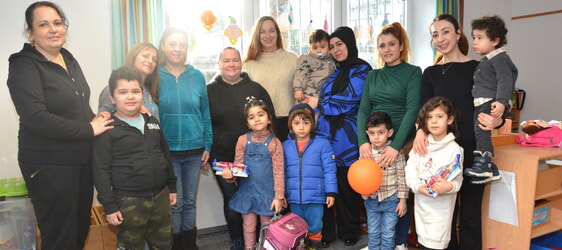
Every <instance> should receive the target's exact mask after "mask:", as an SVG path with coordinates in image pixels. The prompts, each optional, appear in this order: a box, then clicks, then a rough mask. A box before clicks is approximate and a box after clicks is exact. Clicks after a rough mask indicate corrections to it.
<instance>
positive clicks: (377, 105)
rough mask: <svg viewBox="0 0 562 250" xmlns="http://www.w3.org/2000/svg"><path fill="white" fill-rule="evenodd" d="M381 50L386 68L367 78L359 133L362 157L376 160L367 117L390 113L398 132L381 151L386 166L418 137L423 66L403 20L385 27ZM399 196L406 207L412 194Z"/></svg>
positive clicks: (402, 240) (399, 236) (403, 228)
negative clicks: (414, 60) (413, 60)
mask: <svg viewBox="0 0 562 250" xmlns="http://www.w3.org/2000/svg"><path fill="white" fill-rule="evenodd" d="M377 49H378V52H379V60H378V61H379V65H380V66H382V68H380V69H376V70H373V71H371V72H370V73H369V75H368V76H367V79H366V80H365V86H364V87H363V96H362V98H361V103H360V105H359V114H358V117H357V135H358V139H359V140H358V142H359V155H360V158H361V159H362V158H368V159H373V154H372V153H371V145H370V143H369V138H368V137H367V134H366V132H365V131H366V128H365V125H366V120H367V117H369V115H370V114H371V113H372V112H375V111H380V112H385V113H387V114H388V115H390V117H391V119H392V128H393V129H394V135H393V136H392V137H391V138H390V139H391V140H392V142H391V143H390V147H386V148H385V149H383V150H382V151H381V154H382V155H381V157H380V159H379V161H378V163H379V165H380V166H381V167H383V168H386V167H388V166H391V165H392V164H393V163H394V161H395V160H396V159H397V157H398V155H399V153H400V151H401V150H402V148H403V147H404V145H406V144H407V143H409V142H410V141H412V140H413V139H414V136H415V122H416V118H417V116H418V111H419V109H420V86H421V69H420V67H418V66H414V65H411V64H409V63H408V61H409V60H410V44H409V40H408V35H407V34H406V31H405V30H404V28H403V27H402V25H400V23H392V24H389V25H386V26H384V27H383V28H382V30H381V32H380V33H379V35H378V36H377ZM404 154H407V152H404ZM398 198H400V202H399V204H398V206H401V207H402V208H405V207H406V205H407V202H406V199H407V198H408V197H398ZM408 210H410V209H409V208H408ZM409 212H410V211H408V212H407V213H406V215H405V216H404V217H402V218H401V219H400V220H399V221H398V224H397V226H396V244H397V245H399V246H400V247H403V246H404V245H403V244H406V237H407V232H408V225H409V223H408V222H409V214H410V213H409ZM402 224H404V225H402ZM398 249H400V248H398Z"/></svg>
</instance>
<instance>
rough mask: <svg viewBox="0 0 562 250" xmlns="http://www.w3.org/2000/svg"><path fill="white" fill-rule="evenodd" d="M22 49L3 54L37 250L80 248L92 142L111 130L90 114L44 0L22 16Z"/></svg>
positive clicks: (84, 89) (55, 13)
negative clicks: (7, 64)
mask: <svg viewBox="0 0 562 250" xmlns="http://www.w3.org/2000/svg"><path fill="white" fill-rule="evenodd" d="M25 19H26V26H27V27H26V32H27V35H28V37H29V43H25V44H24V46H23V49H22V50H21V51H20V52H18V53H15V54H12V55H11V56H10V59H9V62H10V69H9V75H8V87H9V89H10V95H11V97H12V101H13V102H14V106H15V107H16V111H17V113H18V115H19V117H20V128H19V135H18V139H19V143H18V144H19V145H18V146H19V151H18V162H19V165H20V169H21V172H22V175H23V178H24V180H25V183H26V186H27V190H28V192H29V197H30V198H31V202H32V203H33V207H34V209H35V216H36V218H37V222H38V226H39V229H40V230H41V249H45V250H49V249H82V248H83V247H84V241H85V240H86V236H87V235H88V228H89V225H90V208H91V206H92V197H93V184H92V173H91V163H90V160H91V159H90V155H91V150H92V139H93V138H94V136H96V135H99V134H101V133H103V132H105V131H106V130H108V129H110V128H111V127H110V126H107V127H106V126H105V125H106V124H108V123H109V122H112V120H110V116H109V113H103V114H101V115H98V116H95V115H94V113H93V112H92V109H91V108H90V105H89V101H90V89H89V87H88V83H87V82H86V79H85V78H84V74H83V73H82V69H80V65H78V62H77V61H76V59H75V58H74V57H73V56H72V54H71V53H70V52H68V50H66V49H64V48H63V47H62V46H63V45H64V43H65V42H66V29H67V27H68V23H67V20H66V17H65V15H64V13H63V12H62V10H61V9H60V8H59V7H58V6H57V5H55V4H53V3H51V2H36V3H33V4H31V5H30V6H29V7H28V8H27V10H26V12H25Z"/></svg>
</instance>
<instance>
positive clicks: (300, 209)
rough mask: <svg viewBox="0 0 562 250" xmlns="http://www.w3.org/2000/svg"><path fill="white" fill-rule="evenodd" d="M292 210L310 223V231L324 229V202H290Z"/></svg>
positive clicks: (314, 231)
mask: <svg viewBox="0 0 562 250" xmlns="http://www.w3.org/2000/svg"><path fill="white" fill-rule="evenodd" d="M290 207H291V212H292V213H294V214H296V215H298V216H299V217H301V218H303V219H304V220H305V221H306V224H308V232H309V233H318V232H320V231H322V217H323V216H324V204H296V203H293V204H290Z"/></svg>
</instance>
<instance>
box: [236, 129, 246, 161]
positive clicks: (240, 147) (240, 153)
mask: <svg viewBox="0 0 562 250" xmlns="http://www.w3.org/2000/svg"><path fill="white" fill-rule="evenodd" d="M247 141H248V134H243V135H241V136H240V137H238V142H236V151H235V154H234V163H241V164H243V163H244V151H246V142H247Z"/></svg>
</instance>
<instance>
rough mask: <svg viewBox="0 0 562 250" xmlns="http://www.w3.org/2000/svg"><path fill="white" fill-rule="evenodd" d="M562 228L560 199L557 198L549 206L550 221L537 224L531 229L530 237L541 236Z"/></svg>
mask: <svg viewBox="0 0 562 250" xmlns="http://www.w3.org/2000/svg"><path fill="white" fill-rule="evenodd" d="M560 229H562V199H559V200H557V201H556V202H554V203H553V204H552V205H551V208H550V221H549V222H548V223H546V224H545V225H538V226H536V227H535V228H533V230H532V231H531V238H535V237H539V236H543V235H545V234H548V233H552V232H555V231H558V230H560Z"/></svg>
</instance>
